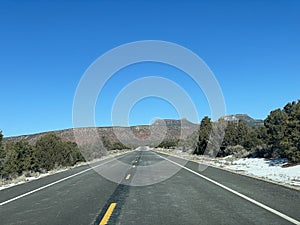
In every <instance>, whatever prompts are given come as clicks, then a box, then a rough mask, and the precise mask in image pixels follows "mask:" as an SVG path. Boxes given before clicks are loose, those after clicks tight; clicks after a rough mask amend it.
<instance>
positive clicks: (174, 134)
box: [3, 119, 199, 145]
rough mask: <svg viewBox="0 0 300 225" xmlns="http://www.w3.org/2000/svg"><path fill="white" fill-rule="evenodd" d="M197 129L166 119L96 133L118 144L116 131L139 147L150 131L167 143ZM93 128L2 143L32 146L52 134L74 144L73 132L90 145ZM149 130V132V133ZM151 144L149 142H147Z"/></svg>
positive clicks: (103, 128)
mask: <svg viewBox="0 0 300 225" xmlns="http://www.w3.org/2000/svg"><path fill="white" fill-rule="evenodd" d="M164 125H166V128H167V131H166V135H165V133H164V132H163V131H164V129H163V128H164ZM198 128H199V125H198V124H194V123H191V122H190V121H188V120H187V119H182V120H173V119H166V120H156V121H154V122H153V123H152V124H151V125H141V126H131V127H117V126H116V127H97V128H96V130H97V132H98V135H99V137H101V138H103V137H105V139H106V141H109V142H110V143H116V142H118V141H119V140H118V138H117V136H116V135H115V132H116V131H117V132H118V133H119V134H120V136H123V137H125V138H134V139H135V140H136V145H140V144H141V143H142V141H143V140H146V139H147V138H148V137H149V136H150V134H151V131H152V132H153V134H152V135H153V137H154V138H155V137H162V135H165V139H164V140H167V141H171V140H174V139H179V138H180V137H181V138H183V139H185V138H187V137H189V136H190V135H191V134H192V133H193V132H194V131H195V130H197V129H198ZM94 129H95V128H74V129H72V128H71V129H65V130H57V131H49V132H43V133H37V134H30V135H21V136H15V137H6V138H4V139H3V142H4V143H7V142H16V141H27V142H29V143H31V144H34V143H35V142H36V141H37V140H38V139H39V138H40V137H42V136H44V135H46V134H49V133H54V134H55V135H57V136H58V137H60V138H61V139H62V140H64V141H71V142H76V139H75V136H74V132H76V134H77V135H76V136H77V137H78V136H80V137H82V139H81V140H80V142H86V143H91V142H95V141H96V140H95V139H94V138H92V137H91V136H89V135H88V134H90V133H92V130H94ZM150 129H151V131H150ZM129 130H130V131H131V132H132V133H133V135H134V137H131V136H130V137H129V136H128V135H127V132H128V131H129ZM149 142H150V143H151V140H150V141H149Z"/></svg>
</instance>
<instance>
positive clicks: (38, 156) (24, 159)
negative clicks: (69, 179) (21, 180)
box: [0, 132, 85, 180]
mask: <svg viewBox="0 0 300 225" xmlns="http://www.w3.org/2000/svg"><path fill="white" fill-rule="evenodd" d="M2 137H3V136H2V132H1V134H0V178H1V179H3V180H10V179H14V178H16V177H18V176H21V175H24V174H25V175H30V174H32V173H43V172H47V171H50V170H53V169H56V168H61V167H67V166H73V165H75V164H76V163H78V162H83V161H85V160H84V158H83V157H82V155H81V153H80V151H79V149H78V147H77V144H76V143H73V142H67V141H63V140H61V139H60V138H59V137H57V136H56V135H54V134H47V135H45V136H43V137H41V138H40V139H39V140H38V141H37V142H36V143H35V144H34V145H32V144H29V143H28V142H23V141H20V142H11V143H7V144H6V145H5V146H2Z"/></svg>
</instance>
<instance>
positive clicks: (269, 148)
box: [193, 100, 300, 163]
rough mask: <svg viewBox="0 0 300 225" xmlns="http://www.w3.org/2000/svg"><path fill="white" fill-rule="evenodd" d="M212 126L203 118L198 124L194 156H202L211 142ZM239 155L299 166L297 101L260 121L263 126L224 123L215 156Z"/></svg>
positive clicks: (299, 132) (299, 125) (299, 124)
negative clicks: (274, 158)
mask: <svg viewBox="0 0 300 225" xmlns="http://www.w3.org/2000/svg"><path fill="white" fill-rule="evenodd" d="M217 123H224V121H222V119H220V120H219V121H217V122H215V123H213V122H212V121H211V119H210V118H209V117H207V116H206V117H204V118H203V119H202V121H201V123H200V128H199V134H198V142H197V145H196V148H195V150H194V152H193V153H194V154H197V155H203V154H204V153H205V151H206V149H207V146H208V145H209V144H210V142H212V141H213V139H214V137H213V136H214V135H215V134H214V135H212V133H213V126H214V125H216V124H217ZM231 154H240V155H241V156H252V157H265V158H271V157H281V158H288V159H289V160H290V161H291V162H293V163H299V162H300V100H298V101H297V102H290V103H288V104H286V105H285V106H284V107H283V108H282V109H276V110H274V111H272V112H271V113H270V114H269V115H268V117H267V118H266V119H265V120H264V126H261V127H250V126H248V125H247V124H246V123H245V122H244V121H243V120H239V121H238V122H228V123H227V125H226V128H225V134H224V135H223V141H222V143H221V144H220V146H219V149H218V153H217V156H227V155H231Z"/></svg>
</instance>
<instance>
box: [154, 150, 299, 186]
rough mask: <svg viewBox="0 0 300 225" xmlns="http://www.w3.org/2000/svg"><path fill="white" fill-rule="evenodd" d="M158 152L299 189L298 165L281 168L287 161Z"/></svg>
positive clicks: (166, 151) (167, 151)
mask: <svg viewBox="0 0 300 225" xmlns="http://www.w3.org/2000/svg"><path fill="white" fill-rule="evenodd" d="M156 150H158V151H160V152H163V153H167V154H171V155H176V156H179V157H182V158H185V159H188V160H193V161H196V162H200V163H204V164H208V165H211V166H216V167H219V168H223V169H227V170H231V171H235V172H238V173H242V174H246V175H251V176H254V177H259V178H262V179H265V180H271V181H275V182H277V183H281V184H288V185H292V186H296V187H297V188H299V187H300V165H295V166H289V167H283V166H284V165H286V164H288V160H287V159H270V160H267V159H263V158H242V159H238V158H235V157H233V156H227V157H223V158H209V157H203V156H196V155H191V154H189V153H187V152H182V151H180V150H168V149H156Z"/></svg>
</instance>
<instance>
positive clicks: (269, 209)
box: [153, 152, 300, 225]
mask: <svg viewBox="0 0 300 225" xmlns="http://www.w3.org/2000/svg"><path fill="white" fill-rule="evenodd" d="M153 153H154V154H156V155H158V156H159V157H161V158H163V159H165V160H167V161H169V162H171V163H173V164H175V165H177V166H179V167H181V168H183V169H185V170H187V171H189V172H191V173H193V174H195V175H197V176H199V177H201V178H203V179H205V180H207V181H209V182H211V183H213V184H215V185H217V186H219V187H221V188H223V189H225V190H227V191H229V192H231V193H233V194H235V195H237V196H239V197H241V198H243V199H245V200H247V201H249V202H252V203H253V204H255V205H257V206H259V207H261V208H263V209H265V210H267V211H269V212H271V213H273V214H275V215H277V216H280V217H281V218H283V219H285V220H287V221H289V222H291V223H293V224H297V225H300V221H298V220H295V219H293V218H291V217H289V216H287V215H285V214H283V213H281V212H279V211H277V210H275V209H272V208H271V207H269V206H266V205H264V204H262V203H260V202H258V201H256V200H254V199H252V198H250V197H248V196H246V195H243V194H241V193H239V192H237V191H235V190H233V189H231V188H229V187H227V186H225V185H223V184H220V183H218V182H217V181H214V180H212V179H210V178H208V177H206V176H204V175H202V174H200V173H197V172H195V171H194V170H191V169H189V168H187V167H185V166H182V165H180V164H179V163H176V162H174V161H172V160H170V159H168V158H165V157H163V156H161V155H159V154H157V153H156V152H153ZM173 157H175V158H176V156H173Z"/></svg>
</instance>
